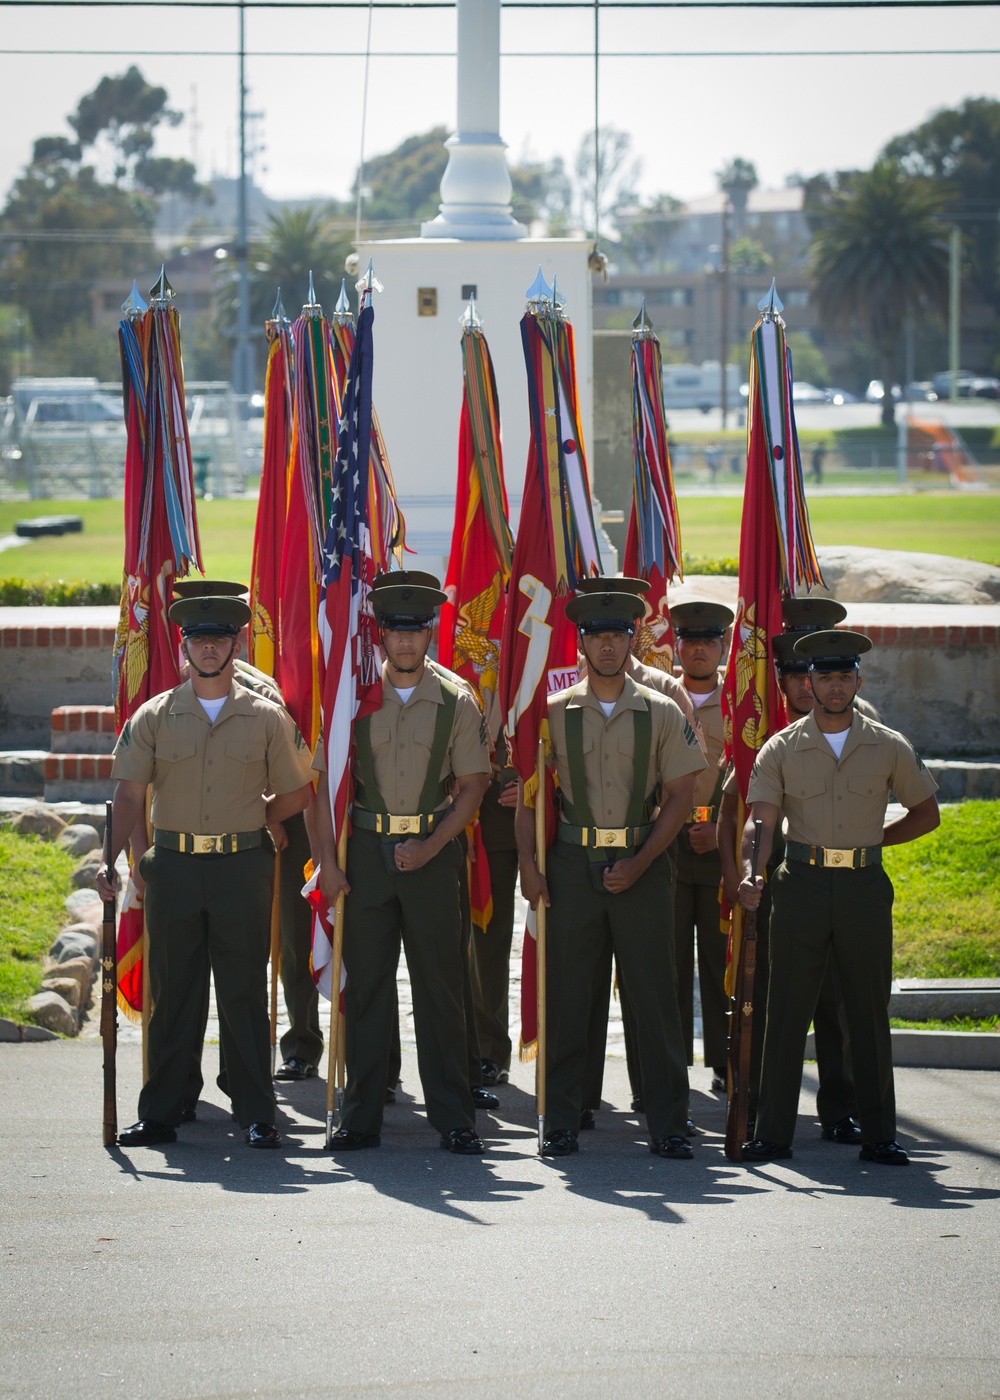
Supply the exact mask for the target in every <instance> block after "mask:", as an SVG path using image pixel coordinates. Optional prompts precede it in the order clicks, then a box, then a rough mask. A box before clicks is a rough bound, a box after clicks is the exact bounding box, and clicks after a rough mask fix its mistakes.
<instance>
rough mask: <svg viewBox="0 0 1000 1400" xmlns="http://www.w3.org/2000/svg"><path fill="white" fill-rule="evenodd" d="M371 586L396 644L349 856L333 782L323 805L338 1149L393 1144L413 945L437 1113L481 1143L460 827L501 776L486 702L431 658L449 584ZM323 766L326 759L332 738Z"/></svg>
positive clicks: (390, 647) (425, 1069) (454, 1137)
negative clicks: (337, 1062) (400, 1029)
mask: <svg viewBox="0 0 1000 1400" xmlns="http://www.w3.org/2000/svg"><path fill="white" fill-rule="evenodd" d="M377 582H378V583H379V586H378V587H377V588H374V589H373V590H372V593H371V595H370V600H371V606H372V610H373V612H374V614H375V619H376V622H377V624H378V627H379V638H380V641H381V645H382V649H383V651H384V653H385V662H384V664H383V669H382V704H381V707H380V709H379V710H378V711H377V712H376V713H374V714H372V715H369V716H367V717H365V718H363V719H361V720H359V721H358V723H357V724H356V726H355V757H354V783H355V796H354V803H353V807H352V812H351V827H352V829H351V835H350V837H349V839H348V843H347V868H346V870H344V871H341V870H340V869H339V867H338V865H337V860H336V843H335V838H334V833H333V822H332V817H331V813H330V806H329V798H328V795H327V792H326V787H325V784H322V783H321V784H320V786H319V791H318V794H317V801H316V807H315V813H316V820H315V831H316V840H317V845H318V848H319V852H320V877H319V878H320V887H321V888H322V890H323V893H324V894H325V895H326V897H327V899H328V900H329V902H330V904H331V905H333V904H334V903H335V901H336V899H337V897H338V895H339V894H340V893H341V891H344V893H345V894H346V900H345V906H344V965H345V968H346V970H347V982H346V986H345V992H344V1011H345V1021H346V1029H345V1043H346V1058H347V1089H346V1093H345V1097H344V1110H343V1119H342V1126H341V1128H340V1129H339V1130H338V1132H337V1133H335V1134H334V1139H333V1146H334V1151H335V1152H343V1151H353V1150H355V1149H358V1148H365V1147H377V1146H378V1145H379V1143H380V1142H381V1129H382V1114H383V1109H384V1106H385V1092H386V1081H387V1075H388V1067H389V1054H390V1041H391V1036H392V1018H393V1016H394V1015H395V1014H396V967H397V965H398V963H399V953H400V944H401V943H402V947H403V948H404V949H405V951H406V961H407V966H408V968H409V973H410V984H411V988H412V993H413V1016H414V1026H415V1030H416V1039H417V1061H418V1065H419V1069H420V1079H421V1083H422V1085H423V1090H424V1101H425V1103H426V1106H427V1117H428V1119H429V1121H430V1123H431V1125H432V1126H433V1127H434V1128H435V1129H436V1130H437V1131H438V1133H439V1134H440V1137H441V1145H442V1147H446V1148H448V1150H449V1151H452V1152H456V1153H459V1154H463V1155H471V1154H475V1153H481V1152H482V1151H483V1144H482V1142H481V1141H480V1139H479V1138H478V1136H477V1135H476V1131H475V1104H474V1102H473V1098H472V1093H471V1091H470V1086H469V1064H468V1052H467V1040H466V1021H465V1008H464V1002H463V965H462V920H461V912H460V905H459V899H460V879H461V874H462V868H463V865H464V861H465V854H464V851H463V849H462V845H461V842H460V840H459V838H460V836H461V835H462V833H463V832H464V830H465V827H466V825H467V823H468V822H469V821H470V820H471V818H472V816H473V815H474V814H475V812H476V809H477V808H478V806H479V803H480V800H481V798H482V795H483V792H484V791H485V789H486V784H487V782H488V780H489V771H490V763H489V751H488V747H487V742H486V733H485V727H484V724H483V720H482V715H481V713H480V711H479V707H478V705H477V704H476V702H475V700H473V699H472V698H471V697H470V695H469V694H468V693H467V691H466V690H465V689H463V687H462V684H461V683H460V682H459V678H458V677H455V676H451V675H450V673H447V672H444V671H443V669H439V670H437V671H433V670H431V669H430V667H428V666H426V665H425V661H424V658H425V656H426V652H427V647H428V645H429V643H430V638H431V627H432V624H433V619H434V613H435V611H436V609H437V608H438V607H439V606H440V604H441V603H442V602H443V601H444V598H445V595H444V594H443V593H442V592H441V590H440V589H438V588H429V587H426V586H420V585H414V584H397V583H394V582H391V581H390V582H388V583H386V581H385V578H384V577H383V578H382V579H381V580H378V581H377ZM314 766H315V767H317V768H318V769H320V770H321V769H322V768H323V767H324V759H323V754H322V746H320V748H319V749H318V750H317V754H316V757H315V759H314Z"/></svg>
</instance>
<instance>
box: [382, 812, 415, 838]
mask: <svg viewBox="0 0 1000 1400" xmlns="http://www.w3.org/2000/svg"><path fill="white" fill-rule="evenodd" d="M419 826H420V819H419V817H394V816H390V817H389V835H390V836H405V835H406V833H407V832H408V831H416V830H417V829H418V828H419Z"/></svg>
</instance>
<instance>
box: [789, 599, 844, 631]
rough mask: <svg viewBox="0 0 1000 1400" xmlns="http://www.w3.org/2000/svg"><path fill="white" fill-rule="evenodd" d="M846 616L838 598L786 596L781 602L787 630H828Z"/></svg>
mask: <svg viewBox="0 0 1000 1400" xmlns="http://www.w3.org/2000/svg"><path fill="white" fill-rule="evenodd" d="M846 616H847V609H846V608H845V607H844V605H843V603H838V602H837V600H836V598H784V599H783V600H782V603H781V619H782V621H783V622H784V624H785V631H786V632H826V631H829V629H830V628H831V627H836V625H837V623H838V622H843V620H844V618H845V617H846Z"/></svg>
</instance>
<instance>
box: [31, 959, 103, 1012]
mask: <svg viewBox="0 0 1000 1400" xmlns="http://www.w3.org/2000/svg"><path fill="white" fill-rule="evenodd" d="M94 966H95V964H94V961H93V959H92V958H85V957H81V958H67V959H66V961H65V962H61V963H55V964H54V965H53V966H52V967H50V968H49V970H48V972H47V974H46V977H45V981H44V982H43V983H42V985H43V986H44V987H47V986H49V984H50V982H52V981H53V980H58V981H60V982H63V981H67V980H71V981H74V982H76V984H77V986H78V987H79V989H80V1004H81V1005H85V1004H86V1001H87V996H88V994H89V992H90V984H91V982H93V980H94ZM60 990H61V989H60V988H59V987H54V988H53V991H56V992H58V991H60ZM66 1000H67V1001H70V998H69V997H67V998H66ZM71 1004H72V1005H73V1006H75V1005H76V1004H77V1003H76V1002H72V1003H71Z"/></svg>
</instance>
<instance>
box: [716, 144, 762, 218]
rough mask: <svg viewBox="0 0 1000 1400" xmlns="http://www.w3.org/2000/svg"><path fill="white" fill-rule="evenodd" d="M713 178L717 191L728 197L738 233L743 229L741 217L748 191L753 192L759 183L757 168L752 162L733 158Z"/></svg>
mask: <svg viewBox="0 0 1000 1400" xmlns="http://www.w3.org/2000/svg"><path fill="white" fill-rule="evenodd" d="M715 178H716V180H717V181H718V182H719V189H720V190H722V192H723V193H724V194H727V195H728V196H729V204H730V207H731V208H732V211H733V217H734V222H735V225H736V229H737V231H738V230H739V229H741V228H742V227H743V217H744V215H745V214H746V210H747V200H748V199H749V198H750V191H751V190H755V189H756V188H757V185H758V184H759V183H760V182H759V181H758V179H757V167H756V166H755V165H754V163H753V161H750V160H744V159H743V157H742V156H734V157H733V159H732V160H731V161H729V162H728V163H727V164H726V165H724V166H723V167H722V169H721V170H718V171H716V175H715Z"/></svg>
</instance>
